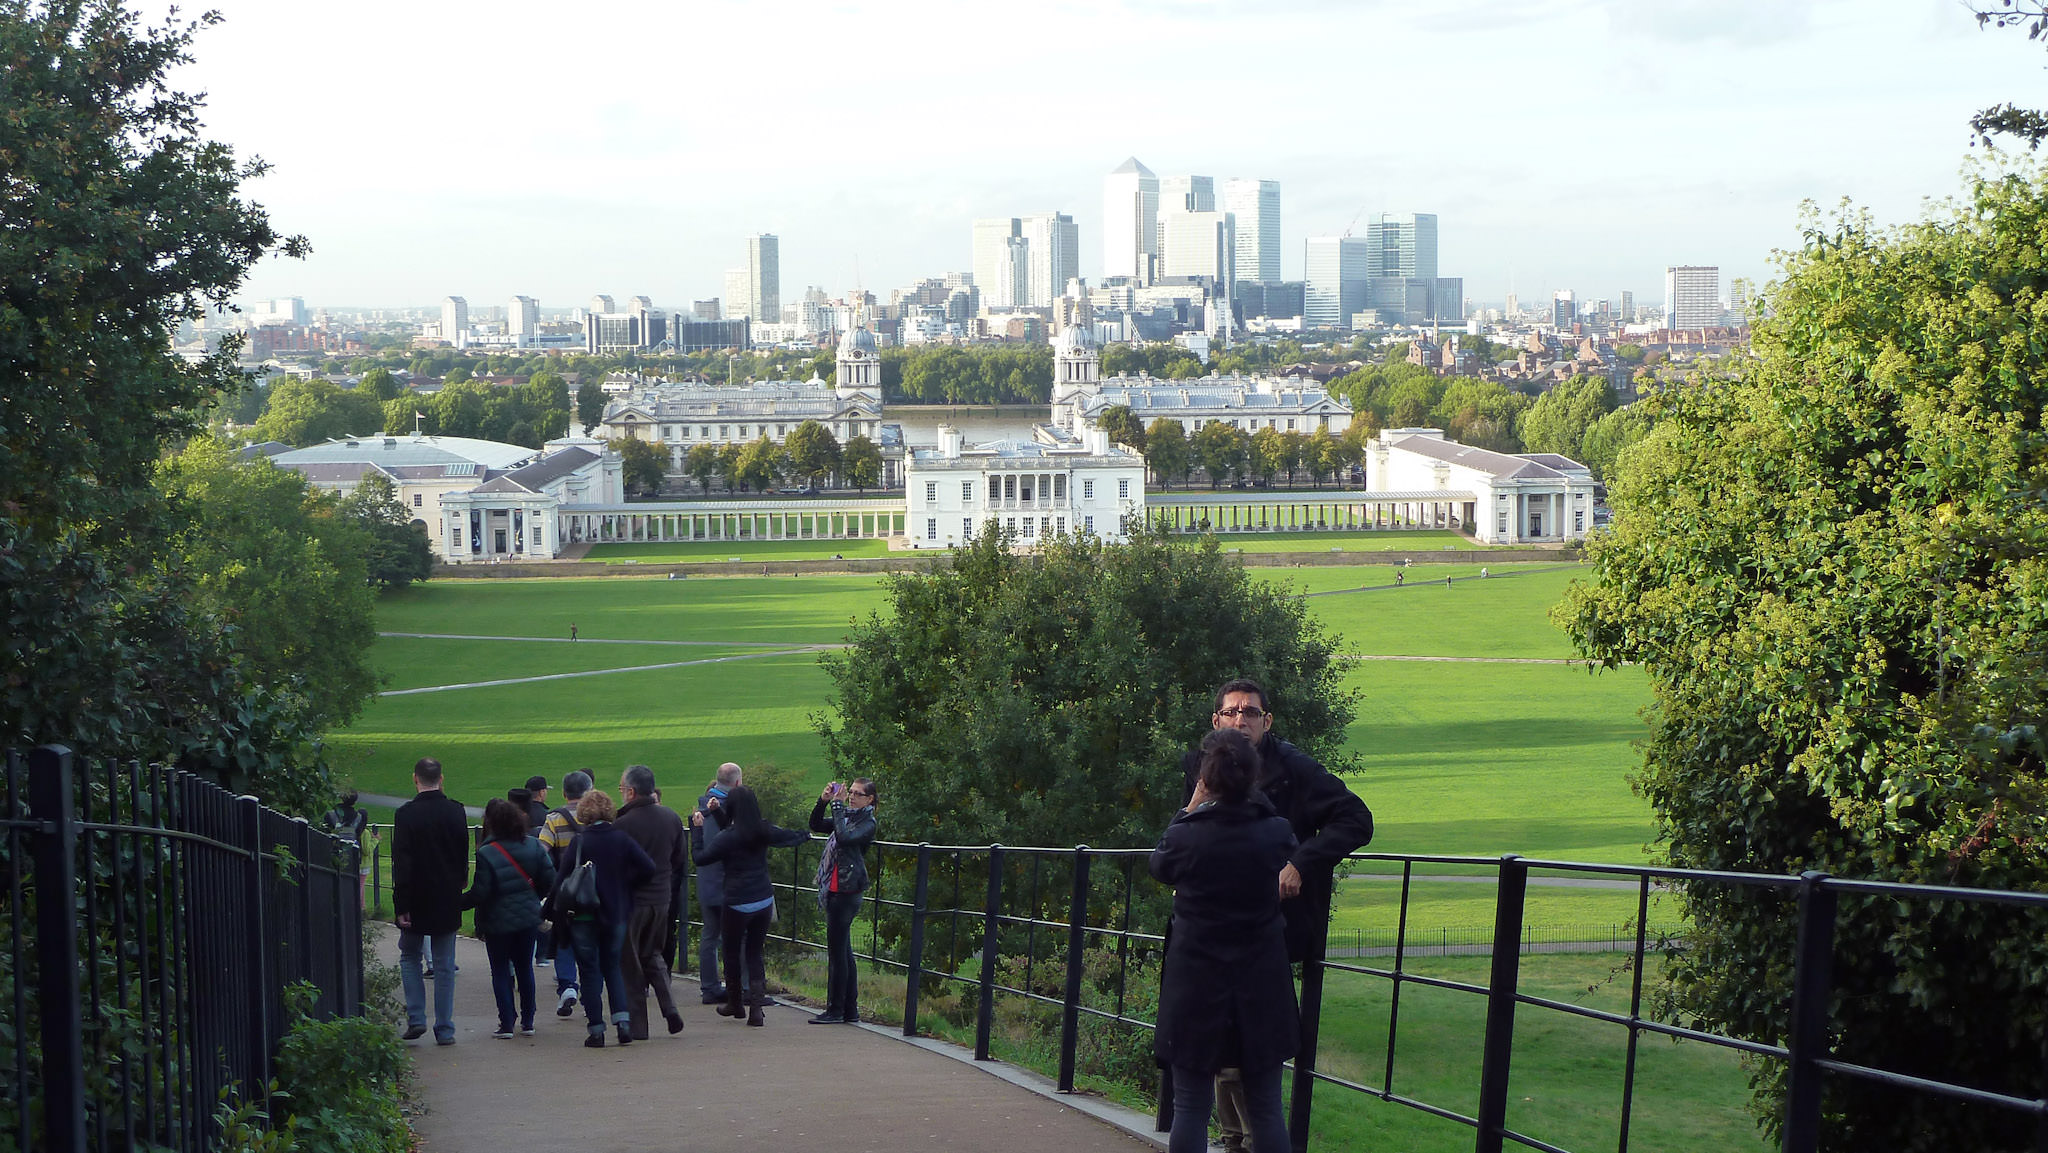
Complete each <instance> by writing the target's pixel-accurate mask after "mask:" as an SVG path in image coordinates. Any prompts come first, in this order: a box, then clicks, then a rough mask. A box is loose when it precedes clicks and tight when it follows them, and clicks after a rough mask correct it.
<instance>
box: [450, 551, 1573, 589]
mask: <svg viewBox="0 0 2048 1153" xmlns="http://www.w3.org/2000/svg"><path fill="white" fill-rule="evenodd" d="M1230 547H1231V546H1230V545H1228V544H1225V545H1224V546H1223V550H1224V553H1225V555H1228V556H1230V557H1232V558H1233V559H1235V560H1237V561H1238V562H1239V563H1241V564H1243V565H1244V566H1246V567H1247V568H1332V567H1346V566H1357V565H1400V564H1413V565H1431V564H1465V565H1472V564H1477V565H1486V564H1513V563H1528V562H1531V561H1535V562H1539V563H1542V562H1547V563H1553V564H1569V563H1571V562H1573V561H1576V560H1577V559H1578V557H1579V554H1578V553H1577V552H1576V551H1568V550H1565V549H1536V548H1529V549H1488V550H1486V551H1484V552H1473V551H1469V550H1462V549H1461V550H1450V549H1427V550H1420V549H1419V550H1416V551H1414V552H1349V551H1346V552H1331V551H1330V550H1328V549H1324V550H1322V551H1319V552H1246V553H1233V552H1231V551H1230ZM949 555H950V554H947V553H942V552H928V553H904V554H902V555H900V556H886V557H853V558H846V559H843V560H832V559H830V558H826V559H821V560H771V561H751V562H750V561H692V562H686V563H666V562H665V563H657V564H620V563H616V562H613V563H607V562H605V561H591V560H580V561H528V562H524V563H512V564H463V565H436V566H435V567H434V579H435V580H516V579H523V578H527V577H639V578H641V579H675V580H683V579H686V578H689V577H693V576H697V577H711V576H791V577H803V576H828V575H842V576H845V575H864V574H865V575H872V574H874V573H889V572H920V571H923V570H924V569H925V568H928V567H929V566H931V565H932V564H933V563H934V562H936V563H938V564H942V565H943V564H945V563H946V559H947V557H948V556H949Z"/></svg>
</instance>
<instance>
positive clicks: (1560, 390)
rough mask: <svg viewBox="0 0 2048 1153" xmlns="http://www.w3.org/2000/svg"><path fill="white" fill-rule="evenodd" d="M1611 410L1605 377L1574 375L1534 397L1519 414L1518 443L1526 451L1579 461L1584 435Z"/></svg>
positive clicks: (1611, 397) (1610, 388) (1611, 392)
mask: <svg viewBox="0 0 2048 1153" xmlns="http://www.w3.org/2000/svg"><path fill="white" fill-rule="evenodd" d="M1613 410H1614V386H1613V385H1611V384H1608V383H1607V380H1606V378H1604V377H1598V376H1575V377H1572V378H1571V379H1570V380H1567V381H1565V382H1564V383H1563V384H1560V385H1558V386H1557V387H1555V388H1553V389H1551V390H1550V391H1549V392H1546V393H1544V394H1543V395H1542V396H1540V397H1537V398H1536V403H1535V404H1532V405H1530V406H1529V409H1528V411H1527V412H1524V413H1523V414H1522V428H1521V433H1522V443H1523V444H1524V445H1525V446H1527V448H1528V450H1529V451H1530V452H1554V453H1557V454H1558V455H1559V456H1568V457H1571V458H1572V459H1573V460H1577V461H1581V462H1583V460H1584V457H1583V455H1582V454H1583V452H1584V450H1585V443H1586V434H1587V433H1588V432H1590V431H1591V430H1592V428H1593V425H1594V424H1595V423H1597V422H1598V421H1599V420H1600V418H1601V417H1603V416H1606V415H1607V414H1608V413H1609V412H1612V411H1613Z"/></svg>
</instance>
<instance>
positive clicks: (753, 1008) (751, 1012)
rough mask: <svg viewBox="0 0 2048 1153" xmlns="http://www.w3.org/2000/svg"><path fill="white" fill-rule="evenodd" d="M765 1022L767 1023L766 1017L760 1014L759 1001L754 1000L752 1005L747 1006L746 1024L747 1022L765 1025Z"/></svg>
mask: <svg viewBox="0 0 2048 1153" xmlns="http://www.w3.org/2000/svg"><path fill="white" fill-rule="evenodd" d="M767 1023H768V1019H767V1018H766V1017H763V1016H762V1015H761V1002H759V1001H755V1002H754V1003H753V1004H752V1005H750V1006H748V1008H747V1024H749V1025H766V1024H767Z"/></svg>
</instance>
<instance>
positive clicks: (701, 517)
mask: <svg viewBox="0 0 2048 1153" xmlns="http://www.w3.org/2000/svg"><path fill="white" fill-rule="evenodd" d="M558 519H559V522H560V526H561V528H560V531H561V535H562V538H563V539H564V540H566V541H572V542H576V541H587V542H590V543H593V544H612V543H629V542H657V543H658V542H665V541H717V540H861V539H879V538H886V537H891V536H901V535H902V534H903V523H904V521H903V506H902V504H900V503H898V502H895V501H888V500H882V501H809V500H807V501H801V502H779V501H777V502H770V501H713V502H707V501H693V502H689V503H666V504H636V505H624V506H611V507H604V508H595V507H591V506H583V507H569V508H564V509H562V510H561V512H560V514H559V517H558Z"/></svg>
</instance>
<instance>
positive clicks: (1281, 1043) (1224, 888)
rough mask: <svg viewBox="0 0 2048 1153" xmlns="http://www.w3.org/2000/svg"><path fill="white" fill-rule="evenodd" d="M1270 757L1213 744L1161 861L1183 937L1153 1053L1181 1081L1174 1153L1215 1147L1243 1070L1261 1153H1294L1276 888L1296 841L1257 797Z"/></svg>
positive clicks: (1292, 1024)
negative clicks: (1284, 1108) (1284, 1103)
mask: <svg viewBox="0 0 2048 1153" xmlns="http://www.w3.org/2000/svg"><path fill="white" fill-rule="evenodd" d="M1258 776H1259V751H1258V748H1257V746H1255V745H1253V744H1252V742H1251V739H1250V738H1249V737H1247V736H1246V735H1245V734H1244V733H1242V732H1239V731H1238V730H1236V729H1234V728H1230V729H1217V730H1216V731H1214V732H1211V733H1210V734H1209V735H1208V736H1207V737H1206V738H1204V739H1203V741H1202V750H1201V768H1200V775H1199V777H1198V778H1197V782H1196V785H1195V793H1194V796H1193V797H1191V798H1189V800H1188V804H1187V808H1185V809H1184V810H1182V811H1181V812H1180V813H1179V814H1177V815H1176V816H1175V817H1174V818H1173V823H1172V824H1170V825H1168V826H1167V827H1166V835H1165V836H1163V837H1161V838H1160V839H1159V846H1158V847H1157V848H1155V849H1153V850H1152V858H1151V869H1152V876H1153V877H1155V878H1157V879H1158V880H1159V881H1160V882H1161V883H1163V884H1167V885H1171V886H1173V930H1172V932H1171V933H1170V934H1169V939H1168V942H1167V946H1166V967H1165V971H1164V972H1162V973H1161V974H1160V980H1159V1026H1158V1029H1157V1030H1156V1031H1155V1032H1154V1033H1153V1038H1152V1052H1153V1055H1154V1056H1155V1057H1157V1058H1158V1060H1159V1063H1160V1064H1161V1065H1165V1066H1168V1067H1169V1068H1171V1069H1172V1070H1173V1131H1172V1133H1171V1135H1170V1136H1169V1138H1168V1143H1167V1148H1168V1150H1169V1151H1170V1153H1197V1151H1199V1150H1203V1149H1206V1148H1207V1147H1208V1142H1209V1109H1210V1106H1211V1105H1212V1104H1213V1102H1214V1096H1215V1079H1216V1073H1217V1071H1218V1070H1220V1069H1225V1068H1237V1069H1241V1070H1243V1075H1244V1095H1245V1105H1246V1112H1247V1114H1248V1116H1247V1117H1246V1121H1247V1122H1248V1127H1249V1129H1250V1131H1251V1144H1252V1149H1253V1151H1254V1153H1286V1150H1287V1148H1288V1138H1287V1126H1286V1123H1285V1121H1284V1120H1283V1119H1282V1117H1281V1111H1280V1065H1281V1063H1282V1062H1284V1061H1286V1060H1287V1059H1288V1058H1289V1057H1292V1056H1294V1050H1295V1047H1296V1045H1297V1043H1298V1040H1299V1038H1298V1032H1299V1028H1300V1022H1299V1016H1298V1011H1297V1009H1296V1008H1295V1002H1294V974H1293V971H1292V970H1291V969H1290V968H1289V967H1288V963H1287V939H1286V933H1285V928H1284V921H1283V920H1282V918H1281V916H1280V888H1279V885H1278V884H1277V883H1276V882H1275V881H1274V878H1275V877H1276V876H1278V875H1279V873H1280V869H1281V867H1282V866H1283V865H1285V864H1286V863H1287V860H1288V854H1289V853H1291V852H1293V850H1294V830H1293V828H1292V827H1291V826H1289V825H1288V823H1287V820H1286V818H1284V817H1281V816H1280V815H1279V814H1278V813H1277V812H1275V811H1274V809H1273V806H1272V805H1271V804H1270V803H1269V802H1268V801H1267V800H1266V798H1265V797H1264V796H1263V795H1262V794H1260V793H1258V792H1256V791H1255V790H1254V789H1253V784H1254V783H1255V782H1256V781H1257V780H1258Z"/></svg>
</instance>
